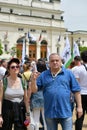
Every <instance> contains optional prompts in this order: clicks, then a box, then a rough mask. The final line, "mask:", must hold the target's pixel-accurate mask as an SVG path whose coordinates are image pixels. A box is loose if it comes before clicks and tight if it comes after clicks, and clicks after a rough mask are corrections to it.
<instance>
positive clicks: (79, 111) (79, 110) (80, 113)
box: [76, 107, 83, 118]
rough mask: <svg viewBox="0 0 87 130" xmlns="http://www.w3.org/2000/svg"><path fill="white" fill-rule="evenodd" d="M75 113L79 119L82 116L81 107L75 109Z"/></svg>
mask: <svg viewBox="0 0 87 130" xmlns="http://www.w3.org/2000/svg"><path fill="white" fill-rule="evenodd" d="M76 113H77V116H78V118H80V117H81V116H82V115H83V109H82V107H77V108H76Z"/></svg>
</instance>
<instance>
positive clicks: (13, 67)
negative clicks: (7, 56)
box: [10, 65, 19, 69]
mask: <svg viewBox="0 0 87 130" xmlns="http://www.w3.org/2000/svg"><path fill="white" fill-rule="evenodd" d="M10 68H11V69H15V68H16V69H18V68H19V66H18V65H17V66H11V67H10Z"/></svg>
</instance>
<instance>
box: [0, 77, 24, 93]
mask: <svg viewBox="0 0 87 130" xmlns="http://www.w3.org/2000/svg"><path fill="white" fill-rule="evenodd" d="M20 79H21V83H22V87H23V89H25V86H26V81H25V80H23V79H22V78H20ZM7 84H8V80H7V77H5V78H3V85H4V91H5V90H6V88H7Z"/></svg>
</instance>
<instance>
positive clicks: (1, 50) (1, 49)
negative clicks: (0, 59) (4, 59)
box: [0, 40, 3, 55]
mask: <svg viewBox="0 0 87 130" xmlns="http://www.w3.org/2000/svg"><path fill="white" fill-rule="evenodd" d="M2 54H3V47H2V43H1V40H0V55H2Z"/></svg>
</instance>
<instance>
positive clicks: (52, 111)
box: [31, 53, 83, 130]
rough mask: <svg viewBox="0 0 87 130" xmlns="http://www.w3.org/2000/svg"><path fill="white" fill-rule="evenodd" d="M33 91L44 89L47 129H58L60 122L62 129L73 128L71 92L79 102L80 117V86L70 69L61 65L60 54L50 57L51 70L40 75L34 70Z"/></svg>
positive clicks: (79, 111) (80, 112)
mask: <svg viewBox="0 0 87 130" xmlns="http://www.w3.org/2000/svg"><path fill="white" fill-rule="evenodd" d="M31 89H32V92H36V91H39V90H41V89H42V90H43V96H44V110H45V119H46V124H47V130H58V123H60V124H61V126H62V130H72V103H71V92H72V93H74V96H75V100H76V103H77V108H76V110H77V114H78V117H81V115H82V113H83V112H82V104H81V95H80V86H79V84H78V82H77V81H76V79H75V77H74V75H73V74H72V72H71V71H70V70H69V69H65V68H64V67H63V66H62V65H61V58H60V56H59V55H58V54H56V53H52V54H51V55H50V57H49V70H46V71H44V72H42V73H41V74H40V75H39V76H38V73H36V72H34V73H33V75H32V78H31Z"/></svg>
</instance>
